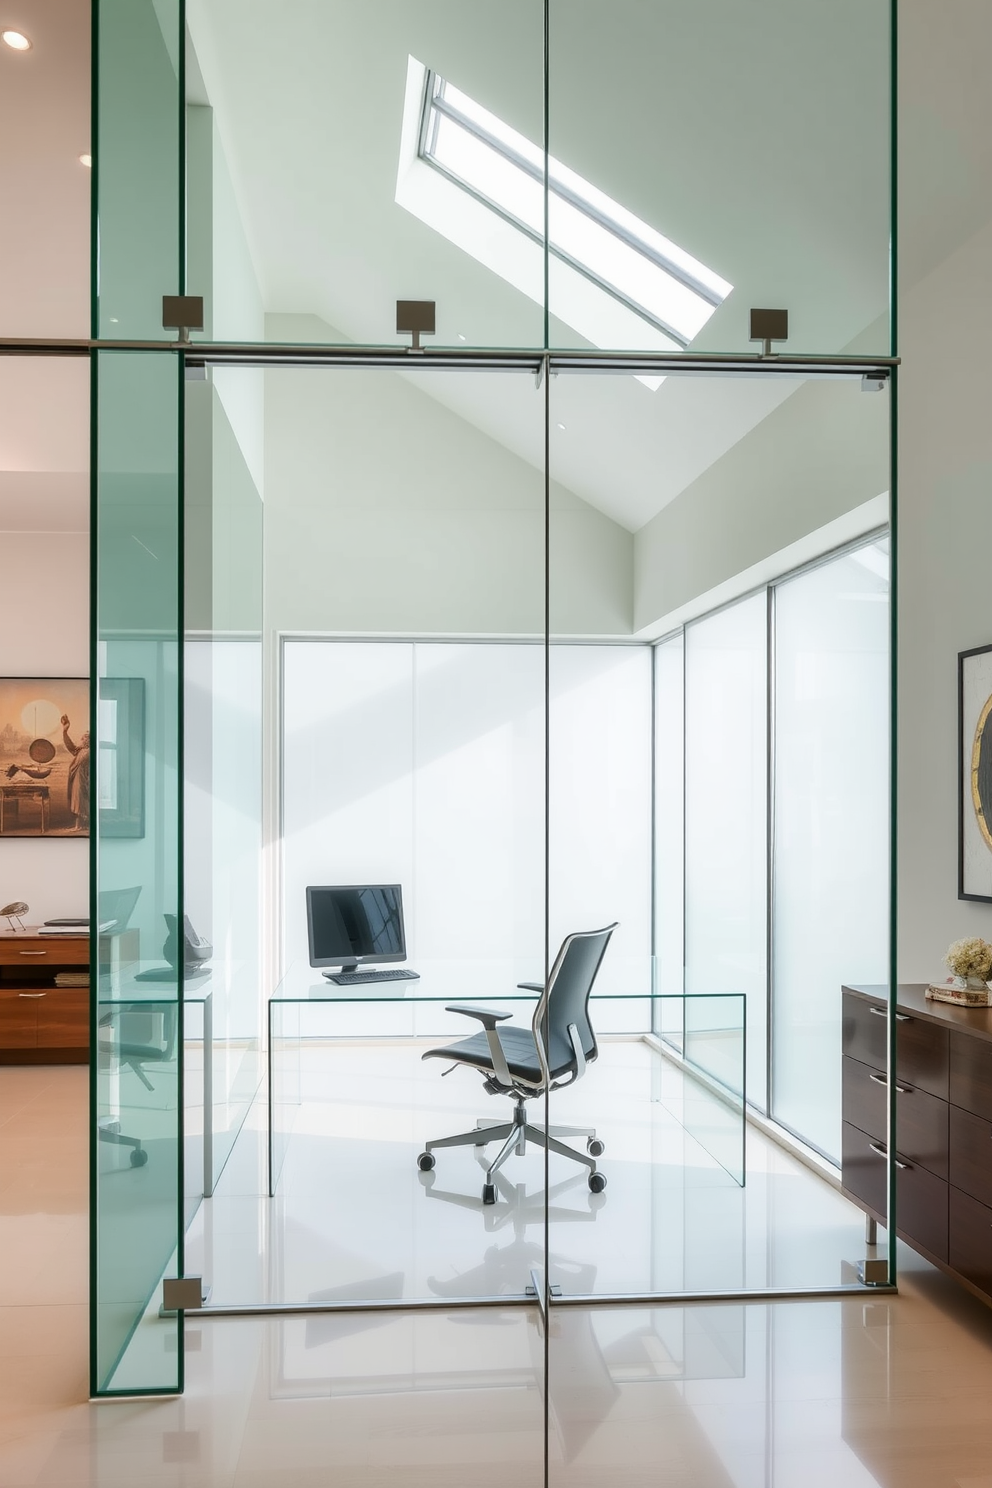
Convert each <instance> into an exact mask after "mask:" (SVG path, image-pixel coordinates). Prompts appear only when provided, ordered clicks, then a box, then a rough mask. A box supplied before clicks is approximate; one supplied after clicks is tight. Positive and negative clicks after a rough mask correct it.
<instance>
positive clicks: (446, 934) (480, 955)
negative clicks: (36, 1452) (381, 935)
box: [411, 645, 544, 991]
mask: <svg viewBox="0 0 992 1488" xmlns="http://www.w3.org/2000/svg"><path fill="white" fill-rule="evenodd" d="M412 653H413V658H414V669H415V684H414V687H415V692H414V699H413V705H414V813H415V817H414V842H413V863H414V878H413V883H414V894H413V902H412V904H411V911H412V913H411V926H412V931H413V936H414V946H415V951H416V954H417V955H418V956H421V957H426V958H427V959H428V960H429V961H454V962H457V963H461V964H462V965H463V966H464V967H465V971H466V974H471V973H472V970H473V963H478V962H479V961H480V960H482V961H485V962H490V963H492V962H500V961H506V960H509V961H512V963H513V965H514V966H515V967H516V968H518V970H519V974H520V976H522V977H527V978H528V979H530V980H534V979H539V978H540V977H541V976H542V975H543V966H544V706H543V699H544V649H543V647H541V646H537V645H513V646H502V645H483V646H472V645H465V646H462V645H417V646H414V647H413V648H412ZM509 990H510V985H508V986H507V987H506V991H509Z"/></svg>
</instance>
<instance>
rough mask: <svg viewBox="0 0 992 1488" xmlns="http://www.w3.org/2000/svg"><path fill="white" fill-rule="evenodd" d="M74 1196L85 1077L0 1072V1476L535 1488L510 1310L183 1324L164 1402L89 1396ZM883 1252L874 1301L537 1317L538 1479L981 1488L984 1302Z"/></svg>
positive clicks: (525, 1356)
mask: <svg viewBox="0 0 992 1488" xmlns="http://www.w3.org/2000/svg"><path fill="white" fill-rule="evenodd" d="M448 1114H450V1113H448ZM611 1145H612V1144H611ZM470 1162H471V1159H470ZM470 1173H471V1169H469V1174H470ZM466 1176H468V1174H467V1175H466ZM473 1176H474V1175H473ZM615 1177H616V1171H615V1166H614V1169H613V1171H612V1173H611V1179H612V1178H615ZM613 1192H615V1184H614V1183H612V1182H611V1189H610V1195H611V1197H612V1194H613ZM85 1205H86V1072H85V1071H84V1070H79V1069H61V1070H11V1069H3V1070H0V1336H2V1339H3V1346H2V1351H0V1483H3V1484H4V1488H29V1485H30V1488H125V1485H126V1488H132V1485H135V1484H141V1485H142V1488H160V1485H161V1488H263V1485H264V1488H270V1485H278V1488H317V1485H318V1484H319V1485H320V1488H386V1485H389V1488H395V1485H403V1488H428V1485H430V1488H435V1485H439V1488H463V1485H465V1484H467V1483H471V1484H473V1485H476V1488H489V1485H493V1488H495V1485H496V1484H500V1485H502V1484H504V1483H506V1482H507V1481H511V1482H513V1483H514V1485H519V1488H538V1485H539V1484H541V1482H542V1480H543V1479H542V1474H543V1453H544V1437H543V1424H542V1422H543V1393H542V1391H543V1339H542V1337H541V1334H540V1332H539V1327H538V1322H537V1318H536V1315H535V1314H534V1313H532V1312H524V1311H513V1312H500V1311H495V1312H489V1311H487V1312H468V1313H466V1312H459V1313H443V1312H442V1313H437V1314H432V1315H430V1316H426V1315H413V1314H409V1313H407V1314H399V1315H396V1316H394V1317H392V1318H390V1319H389V1320H388V1321H382V1320H381V1319H374V1320H372V1319H362V1320H360V1319H356V1318H349V1319H347V1320H345V1319H342V1318H331V1317H319V1318H310V1319H305V1318H299V1319H290V1320H279V1321H270V1322H264V1323H263V1322H246V1321H241V1320H239V1321H221V1320H217V1321H210V1320H201V1321H200V1323H199V1324H192V1325H190V1326H189V1327H188V1330H187V1393H186V1395H185V1397H184V1398H183V1399H181V1400H167V1401H161V1402H154V1403H147V1404H146V1403H120V1404H102V1405H99V1406H92V1405H89V1404H87V1403H86V1400H85V1396H86V1308H85V1295H86V1239H85V1234H86V1221H85ZM438 1207H439V1208H440V1207H441V1206H440V1205H439V1206H438ZM444 1208H445V1210H447V1208H448V1206H447V1205H445V1206H444ZM451 1212H452V1213H455V1212H456V1211H455V1210H454V1209H452V1210H451ZM466 1212H469V1211H466ZM604 1212H605V1211H604ZM478 1217H479V1216H478V1215H476V1219H478ZM576 1228H577V1229H578V1230H580V1232H581V1233H582V1234H587V1233H588V1232H589V1231H590V1230H592V1229H595V1228H596V1226H581V1227H576ZM251 1239H252V1240H253V1239H254V1236H253V1235H252V1236H251ZM242 1243H243V1244H244V1245H246V1246H247V1245H248V1243H249V1236H244V1237H243V1240H242ZM902 1259H903V1262H904V1269H903V1274H902V1284H901V1293H900V1295H899V1296H898V1297H885V1298H875V1299H872V1298H870V1297H865V1296H862V1297H855V1298H851V1299H850V1300H844V1301H817V1302H804V1303H776V1304H773V1305H767V1306H766V1305H763V1304H754V1303H752V1304H748V1305H746V1306H726V1305H706V1306H696V1307H681V1306H674V1305H668V1306H665V1307H658V1308H654V1309H642V1308H615V1309H595V1310H592V1309H576V1310H575V1311H572V1310H569V1311H568V1312H567V1314H566V1313H565V1312H563V1313H562V1314H561V1315H559V1316H556V1317H554V1318H553V1320H552V1336H551V1338H550V1342H549V1347H550V1403H551V1412H550V1422H551V1425H550V1434H549V1441H548V1449H549V1460H550V1481H551V1483H552V1484H553V1485H554V1488H626V1485H630V1488H642V1485H643V1488H647V1485H649V1484H650V1485H651V1488H659V1485H661V1488H665V1485H672V1488H676V1485H677V1488H711V1485H712V1488H727V1485H731V1484H733V1485H737V1488H766V1485H769V1484H774V1485H775V1488H810V1485H812V1488H821V1485H822V1488H827V1485H830V1488H836V1485H841V1488H849V1485H850V1488H871V1485H873V1484H877V1485H879V1488H992V1313H989V1312H988V1311H987V1310H986V1309H985V1308H984V1307H983V1306H982V1305H981V1304H979V1303H978V1302H976V1301H974V1300H973V1299H972V1298H970V1297H969V1296H968V1295H967V1294H966V1293H964V1292H963V1291H961V1290H960V1288H958V1287H956V1286H955V1285H954V1283H952V1282H950V1281H949V1280H948V1279H946V1278H945V1277H943V1276H941V1275H939V1274H938V1273H936V1272H934V1271H933V1270H932V1269H931V1268H929V1267H926V1266H924V1265H923V1264H922V1263H919V1262H916V1263H915V1264H914V1261H913V1258H912V1257H911V1256H910V1255H909V1253H908V1252H904V1253H903V1257H902Z"/></svg>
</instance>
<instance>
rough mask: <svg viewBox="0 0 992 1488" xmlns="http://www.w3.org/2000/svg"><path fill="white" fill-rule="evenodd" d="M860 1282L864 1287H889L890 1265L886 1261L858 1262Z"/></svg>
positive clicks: (867, 1260)
mask: <svg viewBox="0 0 992 1488" xmlns="http://www.w3.org/2000/svg"><path fill="white" fill-rule="evenodd" d="M858 1280H859V1281H860V1283H861V1285H862V1286H866V1287H870V1286H888V1284H889V1263H888V1261H884V1260H875V1259H870V1260H869V1259H866V1260H863V1261H859V1262H858Z"/></svg>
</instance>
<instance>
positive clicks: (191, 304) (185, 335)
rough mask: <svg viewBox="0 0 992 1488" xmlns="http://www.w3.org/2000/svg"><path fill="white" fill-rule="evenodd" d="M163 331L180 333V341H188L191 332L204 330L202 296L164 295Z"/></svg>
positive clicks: (178, 336) (178, 337)
mask: <svg viewBox="0 0 992 1488" xmlns="http://www.w3.org/2000/svg"><path fill="white" fill-rule="evenodd" d="M162 329H163V330H164V331H171V330H173V329H175V330H176V331H177V332H178V335H177V337H176V339H177V340H178V341H188V340H189V333H190V331H202V330H203V296H202V295H163V296H162Z"/></svg>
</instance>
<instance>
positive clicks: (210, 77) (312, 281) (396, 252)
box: [189, 0, 889, 531]
mask: <svg viewBox="0 0 992 1488" xmlns="http://www.w3.org/2000/svg"><path fill="white" fill-rule="evenodd" d="M887 10H888V7H887V3H886V0H830V4H829V5H826V4H823V3H821V0H761V3H749V4H741V3H740V0H705V3H699V0H653V3H647V0H610V3H609V4H606V3H603V0H558V3H556V4H554V5H553V7H552V25H551V53H550V56H551V63H550V79H551V82H550V107H549V113H550V124H549V130H550V135H549V137H550V145H551V149H552V152H553V153H554V154H555V155H556V156H557V157H558V158H559V159H561V160H563V161H564V162H565V163H566V164H567V165H569V166H570V167H572V168H573V169H575V170H577V171H579V172H580V173H581V174H583V175H584V176H585V177H586V178H587V179H588V180H590V181H591V182H593V183H594V184H595V185H596V186H598V187H600V188H601V189H603V190H605V191H607V192H608V193H609V194H610V195H612V196H613V197H614V198H615V199H617V200H619V201H620V202H622V203H623V204H624V205H625V206H627V207H628V208H630V209H631V210H632V211H634V212H636V213H637V214H638V215H639V216H641V217H642V218H643V219H644V220H646V221H648V222H650V223H651V224H652V225H653V226H655V227H656V228H658V229H659V230H660V231H661V232H663V233H665V234H667V235H668V236H670V237H671V238H672V239H673V240H674V241H675V242H677V243H678V244H679V245H680V246H682V247H684V248H686V249H687V250H688V251H690V252H691V253H693V254H694V255H696V256H697V257H698V258H700V259H701V260H702V261H703V262H704V263H706V264H708V265H709V266H710V267H712V268H713V269H715V270H716V271H717V272H718V273H720V274H722V275H724V276H725V277H726V278H727V279H729V280H730V281H731V282H732V283H733V284H734V286H735V288H734V291H733V293H732V294H731V295H730V296H729V298H728V299H727V301H726V302H725V304H724V305H723V306H722V307H721V308H720V309H719V310H718V311H717V312H716V314H715V315H714V316H713V317H712V319H711V321H710V322H709V324H708V325H707V326H706V328H705V330H704V331H703V333H702V334H701V335H700V337H699V338H698V339H697V341H696V343H695V346H696V347H697V348H698V349H701V350H722V351H727V350H730V351H741V350H750V349H753V348H751V347H749V344H748V341H747V322H748V310H749V308H750V307H751V306H753V305H782V306H785V307H787V308H788V309H789V311H790V316H791V339H790V343H789V349H790V350H803V351H821V352H831V351H840V350H843V349H844V348H845V347H847V346H848V345H849V344H850V343H851V342H852V341H853V340H855V338H857V337H858V336H859V335H861V336H863V334H864V332H865V330H866V328H867V327H869V326H871V325H872V324H873V323H875V328H874V331H873V332H872V336H873V340H874V342H877V343H878V344H872V345H871V346H870V348H869V349H871V350H875V351H878V352H884V351H885V350H886V349H887V346H886V344H885V343H886V339H887V337H886V327H885V321H884V309H885V304H886V295H887V272H888V236H889V235H888V209H889V191H888V97H887V86H886V67H887V59H888V41H887V31H886V27H887ZM542 18H543V7H542V6H541V5H540V4H539V3H535V0H503V3H501V4H500V5H498V6H496V5H483V4H472V5H467V4H465V3H464V0H420V3H417V4H411V3H410V0H369V3H364V4H357V5H356V4H354V3H353V0H281V3H280V5H279V7H278V8H277V9H274V8H273V7H272V6H271V4H269V3H267V0H190V4H189V22H190V28H191V34H192V40H193V43H194V46H195V50H196V55H197V58H198V62H199V64H200V67H202V75H203V79H204V83H205V88H206V94H207V96H208V97H209V99H210V101H211V103H212V104H213V106H214V107H215V109H216V111H217V117H218V123H219V128H220V133H221V137H222V139H223V142H224V147H225V151H226V153H227V156H228V159H229V163H230V166H231V171H232V175H233V178H234V182H235V188H236V191H237V195H238V198H239V202H240V206H241V210H242V214H243V217H244V222H245V228H246V232H247V235H248V238H249V242H250V244H251V248H252V253H253V256H254V261H255V266H256V270H257V273H258V277H259V282H260V286H261V289H262V294H263V298H264V302H265V306H266V309H267V310H268V311H270V312H277V313H279V312H281V313H296V314H311V315H316V316H319V317H320V318H321V319H322V320H324V321H325V322H327V323H329V324H330V325H333V326H336V327H339V328H340V330H341V332H343V334H344V335H345V336H346V337H348V339H350V340H352V341H357V342H367V343H389V342H395V340H396V336H395V331H394V323H393V314H394V302H395V300H396V299H398V298H430V299H435V300H436V301H437V304H438V334H437V337H436V344H438V345H443V344H454V345H457V344H460V343H461V338H464V341H465V343H467V344H474V345H528V344H541V342H542V340H543V324H542V315H541V310H540V308H539V307H538V306H536V305H534V304H533V303H532V302H531V301H530V300H528V299H527V298H526V297H525V296H524V295H522V294H521V293H519V292H518V291H517V290H515V289H513V288H512V287H511V286H510V285H509V284H507V283H505V282H504V281H503V280H502V279H500V278H499V277H498V276H496V275H494V274H492V273H491V272H490V271H489V270H487V269H485V268H483V267H482V266H481V265H479V264H478V263H476V262H475V260H473V259H472V258H470V257H469V256H468V255H467V254H466V253H464V252H463V251H462V250H460V249H458V248H456V247H455V246H453V245H452V244H450V243H449V242H448V241H447V240H446V239H445V238H444V237H442V236H441V235H440V234H438V233H437V232H435V231H434V230H432V229H431V228H429V227H427V226H426V225H425V224H424V223H422V222H420V221H419V220H418V219H416V218H414V217H413V216H411V215H410V214H409V213H407V212H406V211H405V210H404V209H403V208H401V207H399V206H397V204H396V203H395V201H394V190H395V183H396V169H397V157H398V148H399V137H400V124H401V112H402V105H403V95H404V85H405V80H406V69H407V60H408V57H409V56H411V55H412V56H415V57H417V58H418V59H419V60H420V61H422V62H424V63H426V64H427V65H430V66H432V67H434V68H435V69H436V70H437V71H439V72H440V73H442V75H444V76H446V77H448V78H449V79H450V80H451V81H452V82H453V83H455V84H457V86H459V87H461V88H463V89H464V90H465V91H466V92H468V93H470V94H471V95H472V96H473V97H474V98H476V99H477V100H478V101H479V102H480V103H482V104H484V105H485V106H486V107H488V108H490V109H491V110H492V111H493V112H495V113H497V114H498V115H499V116H500V117H502V118H504V119H505V120H506V121H507V122H508V123H510V124H512V125H513V127H514V128H516V129H518V130H520V131H521V132H522V133H524V134H526V135H528V136H529V137H530V138H531V139H533V140H535V141H539V140H540V139H541V138H542V133H543V52H542ZM200 96H202V95H200ZM551 340H552V343H553V344H554V345H557V346H569V345H572V346H574V345H581V344H584V343H582V342H581V341H580V340H579V338H578V337H577V336H576V335H575V333H574V332H573V331H571V330H570V329H569V328H568V327H567V326H565V325H563V324H562V323H561V322H558V321H556V320H555V319H554V318H553V317H552V326H551ZM488 381H491V380H490V379H487V382H488ZM518 383H519V380H518V379H516V378H507V379H506V385H505V392H503V393H502V394H501V395H499V396H497V397H495V398H494V397H493V395H492V392H491V390H490V389H487V391H486V394H485V396H484V397H483V396H482V395H481V392H480V389H479V386H478V385H477V384H476V383H475V382H473V379H472V378H471V376H470V375H468V374H466V375H462V376H458V377H455V376H448V377H444V378H442V377H432V378H429V379H424V385H425V387H426V389H427V390H428V391H429V392H431V393H432V394H433V396H435V397H437V398H439V399H440V400H441V401H442V402H444V403H446V404H447V405H448V406H449V407H451V408H452V409H453V410H455V411H456V412H458V413H460V414H461V415H462V416H463V417H465V418H467V419H468V420H470V421H471V422H472V423H474V424H476V425H477V426H478V427H480V428H482V429H484V431H485V432H486V433H488V434H490V435H491V436H493V437H495V438H497V439H499V440H501V442H503V443H504V444H506V445H507V447H508V448H510V449H512V450H514V452H516V453H518V454H521V455H523V456H524V458H526V459H528V460H530V461H532V462H533V463H535V464H539V463H540V462H541V461H542V460H543V435H542V432H541V431H542V423H541V418H540V410H538V409H534V408H533V406H532V405H533V404H534V402H535V401H536V400H535V399H534V398H533V397H528V396H527V394H526V392H525V390H524V389H522V387H521V386H519V385H518ZM793 387H794V384H793V385H790V384H787V385H785V386H782V385H776V386H774V387H769V386H767V385H766V384H765V383H764V382H759V381H757V380H754V381H746V382H741V381H737V382H735V383H733V384H730V383H729V382H726V381H720V380H714V379H706V380H705V381H700V380H697V379H692V380H689V379H680V378H676V377H670V378H668V379H667V380H666V382H665V383H664V384H663V386H662V387H661V388H660V389H659V390H658V391H657V392H651V391H650V390H649V389H647V388H645V387H644V386H643V385H642V384H640V383H638V382H636V381H635V380H634V379H632V378H629V377H610V378H596V379H592V378H588V377H582V378H580V377H565V376H561V377H558V378H556V379H555V380H554V381H553V385H552V395H551V396H552V433H553V443H552V461H553V466H554V474H555V477H556V478H557V479H558V480H560V481H561V482H562V484H564V485H566V486H568V487H570V488H571V489H572V490H573V491H574V492H575V493H576V494H577V495H580V496H582V497H583V498H584V499H585V500H587V501H589V502H591V503H592V504H594V505H596V506H597V507H599V508H600V509H601V510H602V511H604V512H606V513H607V514H608V515H609V516H611V517H612V518H613V519H614V520H616V521H618V522H620V523H621V524H622V525H623V526H625V527H627V528H629V529H630V530H633V531H636V530H638V529H639V528H640V527H641V526H642V525H643V524H644V523H645V522H646V521H648V520H650V518H651V517H652V516H654V515H655V514H656V513H657V512H658V511H659V510H660V509H661V508H662V507H663V506H665V505H666V504H667V503H668V502H669V501H671V500H672V499H673V498H674V497H675V496H676V495H678V494H679V493H680V492H681V491H682V490H684V489H685V488H686V486H687V485H688V484H690V483H691V482H692V481H693V480H694V479H696V478H697V477H698V476H699V475H700V474H701V473H702V472H703V471H704V470H705V469H707V468H708V467H709V466H710V465H711V464H712V463H713V461H714V460H716V459H718V458H720V456H721V455H722V454H724V453H725V452H726V451H727V450H728V449H729V448H731V447H732V446H733V445H734V444H735V443H736V442H737V441H738V440H740V439H741V438H743V437H745V436H746V434H747V432H748V430H750V429H752V428H753V427H755V425H756V424H757V423H758V422H760V421H761V420H762V419H763V418H765V417H766V416H767V415H768V414H769V413H770V412H771V411H772V409H773V408H775V407H777V406H778V405H779V404H780V403H781V402H782V401H783V400H784V399H785V398H786V397H788V395H789V392H790V391H791V390H792V388H793ZM559 425H564V427H563V428H561V427H559Z"/></svg>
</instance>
